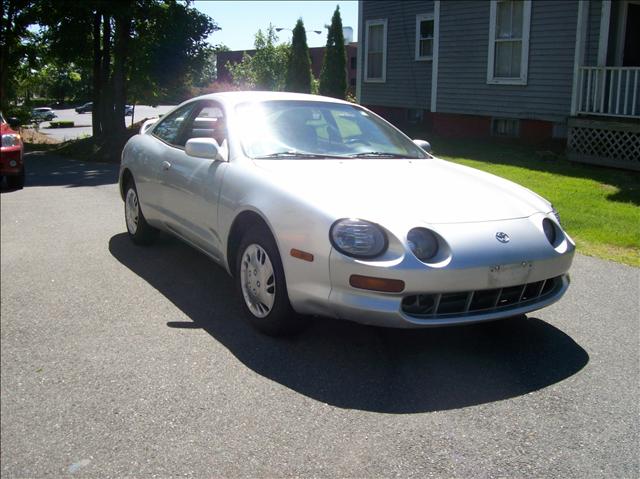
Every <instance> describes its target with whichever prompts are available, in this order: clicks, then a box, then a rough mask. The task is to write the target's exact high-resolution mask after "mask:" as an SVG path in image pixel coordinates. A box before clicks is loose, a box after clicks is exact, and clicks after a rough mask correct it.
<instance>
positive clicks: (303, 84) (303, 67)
mask: <svg viewBox="0 0 640 479" xmlns="http://www.w3.org/2000/svg"><path fill="white" fill-rule="evenodd" d="M285 90H287V91H294V92H298V93H311V59H310V58H309V47H308V46H307V33H306V31H305V29H304V23H303V22H302V18H299V19H298V21H297V22H296V26H295V28H294V29H293V39H292V40H291V54H290V55H289V64H288V66H287V81H286V87H285Z"/></svg>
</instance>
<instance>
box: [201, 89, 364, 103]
mask: <svg viewBox="0 0 640 479" xmlns="http://www.w3.org/2000/svg"><path fill="white" fill-rule="evenodd" d="M192 100H216V101H219V102H221V103H224V104H225V105H227V106H234V105H237V104H239V103H245V102H259V101H271V100H298V101H316V102H329V103H340V104H347V105H352V103H349V102H347V101H344V100H338V99H336V98H331V97H328V96H321V95H309V94H306V93H290V92H273V91H230V92H219V93H210V94H208V95H202V96H199V97H196V98H192V99H190V100H189V101H192Z"/></svg>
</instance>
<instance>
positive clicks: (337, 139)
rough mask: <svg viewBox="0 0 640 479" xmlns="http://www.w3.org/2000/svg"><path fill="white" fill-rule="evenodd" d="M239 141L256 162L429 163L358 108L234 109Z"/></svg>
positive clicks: (286, 104) (276, 105) (279, 104)
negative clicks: (390, 160) (394, 160)
mask: <svg viewBox="0 0 640 479" xmlns="http://www.w3.org/2000/svg"><path fill="white" fill-rule="evenodd" d="M236 113H237V115H238V120H239V121H238V124H239V125H240V140H241V143H242V147H243V149H244V151H245V154H246V155H247V156H249V157H251V158H254V159H267V158H269V159H273V158H275V159H277V158H286V159H298V158H300V159H309V158H311V159H316V158H320V159H322V158H340V159H350V158H354V159H355V158H358V159H362V158H375V159H380V158H429V155H427V154H426V153H425V152H424V151H423V150H421V149H420V148H418V147H417V146H416V145H415V144H414V143H413V142H412V141H410V140H408V139H407V138H406V137H405V136H404V135H402V134H401V133H400V132H398V131H397V130H395V129H394V128H392V127H390V126H389V125H387V124H386V123H385V122H383V121H382V120H380V119H379V118H377V117H375V116H374V115H371V114H370V113H369V112H367V111H365V110H364V109H362V108H360V107H358V106H356V105H348V104H342V103H329V102H317V101H292V100H274V101H265V102H256V103H243V104H240V105H238V106H237V107H236Z"/></svg>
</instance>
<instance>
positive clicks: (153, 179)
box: [136, 103, 196, 226]
mask: <svg viewBox="0 0 640 479" xmlns="http://www.w3.org/2000/svg"><path fill="white" fill-rule="evenodd" d="M195 107H196V104H195V103H189V104H187V105H184V106H182V107H180V108H178V109H177V110H175V111H174V112H172V113H170V114H168V115H166V116H165V117H164V118H162V119H161V120H160V121H159V122H158V123H157V124H156V125H155V126H152V127H151V131H150V132H149V133H148V134H145V135H143V139H144V141H145V143H146V146H145V148H141V149H140V151H139V152H138V155H139V158H138V161H139V162H140V163H141V164H142V165H143V168H141V169H140V171H139V172H138V174H137V177H136V186H137V187H138V194H139V196H140V203H141V204H142V206H143V211H145V215H146V216H147V217H148V219H151V220H152V221H159V222H162V223H163V224H165V225H167V226H170V225H172V224H173V223H174V219H173V217H174V216H175V213H174V212H172V211H171V210H167V209H166V202H165V201H163V196H164V195H165V192H164V189H165V188H166V185H165V180H166V178H165V171H166V166H167V165H168V164H169V163H168V161H167V156H171V155H170V152H171V150H173V149H175V148H179V145H178V143H179V138H181V133H182V130H183V127H184V125H185V122H186V120H187V119H188V118H189V117H190V115H191V113H192V112H193V110H194V108H195Z"/></svg>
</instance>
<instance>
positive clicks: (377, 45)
mask: <svg viewBox="0 0 640 479" xmlns="http://www.w3.org/2000/svg"><path fill="white" fill-rule="evenodd" d="M366 25H367V26H366V32H367V38H366V44H365V47H366V50H365V57H364V61H365V67H364V70H365V77H364V79H365V81H368V82H384V81H385V79H386V70H387V20H367V23H366Z"/></svg>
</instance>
